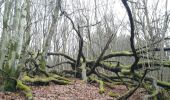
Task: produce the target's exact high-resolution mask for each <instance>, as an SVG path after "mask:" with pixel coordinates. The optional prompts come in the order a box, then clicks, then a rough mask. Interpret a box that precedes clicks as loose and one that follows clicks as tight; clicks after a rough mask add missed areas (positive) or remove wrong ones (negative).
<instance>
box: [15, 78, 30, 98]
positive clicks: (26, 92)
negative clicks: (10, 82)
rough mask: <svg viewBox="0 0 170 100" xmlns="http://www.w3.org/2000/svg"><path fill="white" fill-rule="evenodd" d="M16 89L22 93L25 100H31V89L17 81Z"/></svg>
mask: <svg viewBox="0 0 170 100" xmlns="http://www.w3.org/2000/svg"><path fill="white" fill-rule="evenodd" d="M17 88H18V89H20V90H22V91H24V93H25V96H26V98H27V100H33V95H32V93H31V89H30V88H29V87H28V86H27V85H24V84H23V83H22V81H20V80H17Z"/></svg>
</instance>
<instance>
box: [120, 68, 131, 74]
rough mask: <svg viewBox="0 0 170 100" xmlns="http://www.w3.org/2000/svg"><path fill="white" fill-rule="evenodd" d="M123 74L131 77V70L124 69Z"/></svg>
mask: <svg viewBox="0 0 170 100" xmlns="http://www.w3.org/2000/svg"><path fill="white" fill-rule="evenodd" d="M121 73H122V74H124V75H130V74H131V73H130V70H129V69H122V70H121Z"/></svg>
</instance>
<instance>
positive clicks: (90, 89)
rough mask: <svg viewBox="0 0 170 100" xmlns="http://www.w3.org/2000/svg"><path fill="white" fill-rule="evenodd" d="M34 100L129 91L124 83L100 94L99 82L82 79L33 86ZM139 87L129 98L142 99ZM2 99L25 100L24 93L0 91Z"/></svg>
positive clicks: (102, 97)
mask: <svg viewBox="0 0 170 100" xmlns="http://www.w3.org/2000/svg"><path fill="white" fill-rule="evenodd" d="M31 88H32V93H33V95H34V100H114V98H112V97H110V96H109V95H108V93H109V92H112V93H115V94H118V95H122V94H123V93H125V92H126V91H127V89H126V87H125V86H124V85H115V86H113V88H105V90H106V91H105V93H103V94H100V93H99V88H98V86H97V84H86V83H84V82H83V81H81V80H77V79H76V80H74V82H73V84H71V85H56V84H50V85H48V86H31ZM142 91H143V90H142V89H139V90H137V92H136V93H135V94H133V96H132V97H130V98H129V100H141V97H142V96H143V95H144V93H141V92H142ZM0 100H25V98H24V95H23V93H21V92H20V93H19V92H16V93H11V92H5V93H4V92H0Z"/></svg>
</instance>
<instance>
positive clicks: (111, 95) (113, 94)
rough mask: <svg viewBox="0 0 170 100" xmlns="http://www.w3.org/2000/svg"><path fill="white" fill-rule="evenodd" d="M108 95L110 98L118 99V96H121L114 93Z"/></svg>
mask: <svg viewBox="0 0 170 100" xmlns="http://www.w3.org/2000/svg"><path fill="white" fill-rule="evenodd" d="M108 95H109V96H110V97H118V96H119V94H117V93H113V92H111V91H110V92H109V93H108Z"/></svg>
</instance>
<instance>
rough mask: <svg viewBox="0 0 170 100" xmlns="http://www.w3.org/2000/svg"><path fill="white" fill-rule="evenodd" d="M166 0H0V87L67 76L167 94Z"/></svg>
mask: <svg viewBox="0 0 170 100" xmlns="http://www.w3.org/2000/svg"><path fill="white" fill-rule="evenodd" d="M169 6H170V2H169V1H168V0H0V19H1V20H0V91H2V92H5V91H12V92H16V91H18V90H19V91H24V94H25V97H26V99H33V98H34V95H33V94H32V90H31V89H30V87H29V86H30V84H31V85H36V86H37V85H38V86H39V85H49V83H51V82H53V83H55V84H60V85H66V84H72V80H71V78H77V79H80V80H83V82H85V83H87V84H90V83H97V84H98V87H99V93H101V94H102V93H104V92H105V89H104V88H105V86H106V85H107V86H110V87H112V86H113V85H114V84H121V85H124V86H126V88H127V91H125V93H123V94H121V95H119V96H117V95H115V94H114V93H110V96H112V97H113V99H118V100H126V99H128V98H129V97H130V96H132V95H133V94H134V92H135V91H136V90H138V89H140V88H142V89H145V91H146V93H145V96H143V99H144V100H148V99H149V100H150V99H151V100H152V99H154V100H169V99H170V97H169V96H168V95H170V93H169V89H170V52H169V51H170V34H169V29H170V27H169V22H170V18H169V16H170V8H169Z"/></svg>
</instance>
